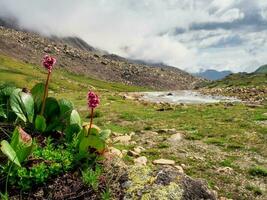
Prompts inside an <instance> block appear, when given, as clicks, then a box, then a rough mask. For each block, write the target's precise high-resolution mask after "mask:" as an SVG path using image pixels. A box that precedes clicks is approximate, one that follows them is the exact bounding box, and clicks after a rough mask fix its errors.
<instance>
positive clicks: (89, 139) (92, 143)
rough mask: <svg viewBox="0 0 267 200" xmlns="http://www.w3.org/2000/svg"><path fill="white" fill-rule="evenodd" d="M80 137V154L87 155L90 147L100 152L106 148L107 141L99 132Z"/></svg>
mask: <svg viewBox="0 0 267 200" xmlns="http://www.w3.org/2000/svg"><path fill="white" fill-rule="evenodd" d="M80 139H81V141H80V143H79V154H80V155H86V154H87V152H88V148H89V147H90V148H93V149H96V150H97V151H98V152H102V151H103V150H105V148H106V142H105V140H103V139H102V138H101V137H100V135H99V134H89V135H88V136H83V137H81V138H80Z"/></svg>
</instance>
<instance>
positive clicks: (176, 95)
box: [140, 90, 240, 104]
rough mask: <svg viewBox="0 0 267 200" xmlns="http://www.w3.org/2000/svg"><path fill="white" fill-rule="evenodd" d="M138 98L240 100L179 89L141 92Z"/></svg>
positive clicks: (173, 101) (196, 101) (176, 101)
mask: <svg viewBox="0 0 267 200" xmlns="http://www.w3.org/2000/svg"><path fill="white" fill-rule="evenodd" d="M140 94H141V97H140V99H142V100H145V101H151V102H156V103H159V102H164V103H171V104H179V103H183V104H204V103H218V102H240V100H238V99H236V98H231V97H224V96H210V95H203V94H200V93H199V92H196V91H191V90H179V91H171V92H141V93H140Z"/></svg>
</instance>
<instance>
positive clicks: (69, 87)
mask: <svg viewBox="0 0 267 200" xmlns="http://www.w3.org/2000/svg"><path fill="white" fill-rule="evenodd" d="M45 78H46V70H45V69H43V67H41V66H36V65H31V64H26V63H24V62H21V61H19V60H15V59H12V58H10V57H8V56H4V55H0V83H10V84H13V85H15V86H18V87H23V86H27V87H32V86H33V85H34V84H36V83H37V82H40V81H44V80H45ZM50 87H51V88H52V90H54V92H64V91H66V92H67V91H80V90H88V88H96V89H97V90H108V91H118V92H123V91H127V92H134V91H147V90H149V89H148V88H142V87H137V86H129V85H123V84H121V83H114V82H106V81H101V80H97V79H94V78H91V77H88V76H81V75H76V74H73V73H70V72H67V71H65V70H64V69H57V66H56V67H55V69H54V70H53V75H52V80H51V84H50ZM51 88H50V89H51Z"/></svg>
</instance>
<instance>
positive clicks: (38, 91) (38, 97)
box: [31, 83, 45, 113]
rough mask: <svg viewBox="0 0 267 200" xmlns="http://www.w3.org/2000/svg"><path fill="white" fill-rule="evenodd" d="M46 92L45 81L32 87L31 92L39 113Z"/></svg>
mask: <svg viewBox="0 0 267 200" xmlns="http://www.w3.org/2000/svg"><path fill="white" fill-rule="evenodd" d="M44 92H45V84H43V83H38V84H36V85H35V86H34V87H33V88H32V89H31V94H32V96H33V99H34V103H35V108H36V113H39V112H40V110H41V106H42V100H43V95H44Z"/></svg>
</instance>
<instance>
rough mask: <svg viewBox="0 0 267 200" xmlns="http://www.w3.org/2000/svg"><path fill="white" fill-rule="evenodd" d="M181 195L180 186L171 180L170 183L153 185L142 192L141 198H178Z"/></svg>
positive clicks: (165, 199) (174, 199)
mask: <svg viewBox="0 0 267 200" xmlns="http://www.w3.org/2000/svg"><path fill="white" fill-rule="evenodd" d="M182 195H183V190H182V189H181V187H180V186H179V185H178V184H176V183H174V182H171V183H170V185H167V186H164V185H155V184H154V185H153V186H151V188H149V191H148V193H146V194H144V195H143V196H142V198H141V200H151V199H153V200H180V199H181V198H182Z"/></svg>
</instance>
